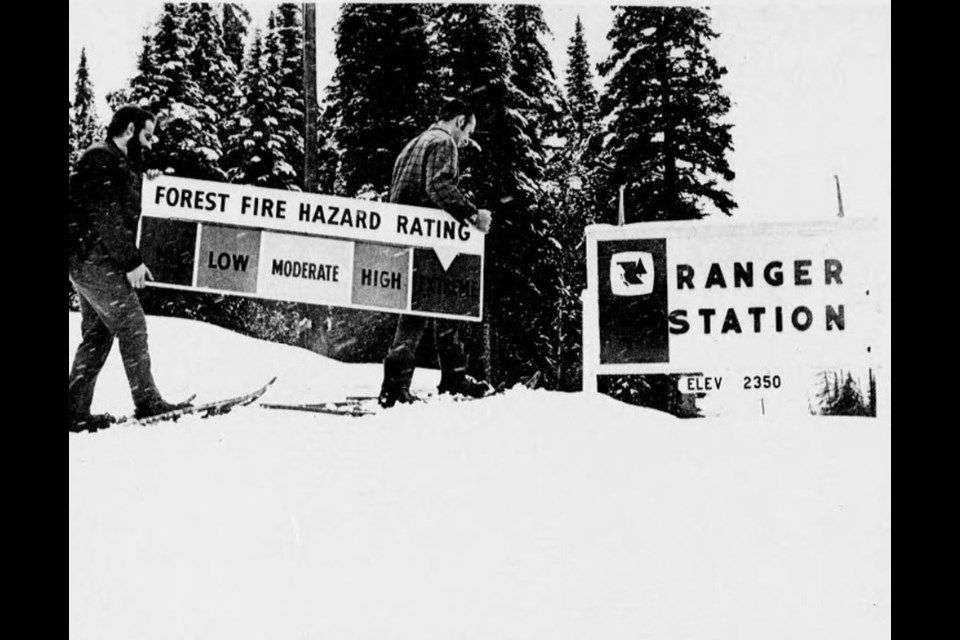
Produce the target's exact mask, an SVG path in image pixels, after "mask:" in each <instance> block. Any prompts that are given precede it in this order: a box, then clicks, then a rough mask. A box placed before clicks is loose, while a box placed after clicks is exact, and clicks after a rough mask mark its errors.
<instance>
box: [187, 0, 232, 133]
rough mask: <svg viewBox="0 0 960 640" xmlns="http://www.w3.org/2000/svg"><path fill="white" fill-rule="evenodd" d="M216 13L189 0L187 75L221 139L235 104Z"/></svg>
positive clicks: (230, 61) (228, 59) (230, 65)
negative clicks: (190, 42) (191, 42)
mask: <svg viewBox="0 0 960 640" xmlns="http://www.w3.org/2000/svg"><path fill="white" fill-rule="evenodd" d="M218 14H219V12H218V11H217V10H216V9H215V8H214V5H212V4H206V3H196V2H195V3H191V4H190V6H189V9H188V12H187V30H188V31H189V32H190V34H191V35H192V36H193V39H194V43H195V44H194V47H193V49H192V50H191V52H190V58H189V59H190V75H191V76H192V77H193V78H194V80H196V82H197V85H198V87H199V89H200V95H201V98H202V99H203V102H204V104H205V106H207V107H209V108H210V109H212V110H213V112H214V113H215V115H216V123H217V131H218V134H219V135H220V138H221V140H222V139H224V138H225V137H226V136H225V133H224V132H223V131H222V129H223V125H222V123H223V121H224V120H225V119H226V118H227V117H228V116H229V115H230V114H232V113H233V111H235V110H236V109H237V107H238V101H239V94H240V92H239V89H238V87H237V68H236V66H235V65H234V63H233V60H231V59H230V56H228V55H227V52H226V47H225V45H224V40H223V29H222V27H221V25H220V20H219V17H218Z"/></svg>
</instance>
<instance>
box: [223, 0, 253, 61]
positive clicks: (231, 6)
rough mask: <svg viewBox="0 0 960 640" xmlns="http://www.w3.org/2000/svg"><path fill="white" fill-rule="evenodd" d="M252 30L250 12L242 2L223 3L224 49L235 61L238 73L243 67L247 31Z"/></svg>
mask: <svg viewBox="0 0 960 640" xmlns="http://www.w3.org/2000/svg"><path fill="white" fill-rule="evenodd" d="M249 30H250V12H249V11H248V10H247V8H246V7H245V6H243V5H242V4H238V3H235V2H227V3H224V5H223V49H224V51H225V52H226V54H227V56H229V58H230V60H231V61H232V62H233V67H234V69H236V70H237V73H238V74H239V73H240V70H241V69H243V61H244V51H245V45H246V41H247V33H248V32H249Z"/></svg>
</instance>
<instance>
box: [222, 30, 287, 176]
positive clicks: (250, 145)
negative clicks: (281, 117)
mask: <svg viewBox="0 0 960 640" xmlns="http://www.w3.org/2000/svg"><path fill="white" fill-rule="evenodd" d="M274 20H275V16H273V15H271V17H270V22H271V23H272V22H273V21H274ZM240 85H241V94H242V95H241V102H240V109H239V110H238V112H237V113H236V114H234V116H233V117H232V118H231V119H230V121H229V123H228V125H227V128H228V130H229V131H230V132H231V133H230V136H229V139H228V141H227V145H226V148H227V151H226V153H225V156H224V164H225V166H226V169H227V175H228V177H229V180H230V181H231V182H237V183H240V184H248V185H254V186H260V187H273V188H283V187H284V186H285V185H286V184H287V183H289V182H290V180H291V179H292V178H293V174H292V172H291V170H290V169H289V168H287V169H285V168H284V166H285V163H282V162H281V161H282V158H281V156H280V155H279V150H280V149H281V148H282V146H283V140H282V138H280V136H279V134H278V133H277V115H276V110H277V95H278V94H279V87H278V83H277V77H276V76H275V75H273V74H271V73H270V71H269V70H268V69H267V67H266V55H265V53H264V38H263V34H262V33H261V31H260V30H259V29H258V30H257V31H256V32H255V33H254V38H253V43H252V45H251V47H250V52H249V55H248V57H247V62H246V63H245V65H244V69H243V73H242V74H241V77H240Z"/></svg>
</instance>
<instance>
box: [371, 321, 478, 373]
mask: <svg viewBox="0 0 960 640" xmlns="http://www.w3.org/2000/svg"><path fill="white" fill-rule="evenodd" d="M428 325H430V327H431V329H432V333H433V343H434V345H436V348H437V355H438V356H439V357H440V371H441V379H443V378H447V377H450V376H459V375H463V374H464V373H465V372H466V368H467V358H466V356H465V355H464V352H463V344H462V343H461V342H460V332H459V331H458V330H457V327H456V325H455V324H454V323H453V322H444V321H443V320H435V319H433V318H426V317H424V316H411V315H401V316H400V318H399V320H398V321H397V332H396V333H395V334H394V336H393V345H391V347H390V351H389V352H388V353H387V357H386V358H384V361H383V365H384V367H383V370H384V380H383V385H384V387H388V386H396V387H397V388H403V389H409V388H410V381H411V380H412V379H413V371H414V368H415V354H416V353H417V347H418V346H419V345H420V340H422V339H423V334H424V332H425V331H426V329H427V326H428Z"/></svg>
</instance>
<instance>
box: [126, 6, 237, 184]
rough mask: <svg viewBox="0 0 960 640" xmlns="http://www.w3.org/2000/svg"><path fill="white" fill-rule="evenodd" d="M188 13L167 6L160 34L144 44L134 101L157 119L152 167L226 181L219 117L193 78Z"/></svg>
mask: <svg viewBox="0 0 960 640" xmlns="http://www.w3.org/2000/svg"><path fill="white" fill-rule="evenodd" d="M188 11H189V6H188V5H178V4H172V3H168V4H165V5H164V7H163V12H162V13H161V15H160V19H159V20H158V22H157V26H156V34H155V35H154V36H153V38H152V39H147V38H145V39H144V48H143V51H142V52H141V55H140V59H139V61H138V74H137V76H136V77H135V78H134V79H133V81H132V82H131V97H132V98H133V99H134V100H136V102H137V103H138V104H140V105H141V106H143V107H144V108H146V109H148V110H149V111H151V112H153V113H154V114H156V115H157V117H158V127H157V129H158V141H157V142H156V143H155V144H154V147H153V152H152V154H151V156H150V157H151V161H150V164H151V166H154V167H156V168H159V169H161V170H163V171H165V172H169V173H173V174H175V175H178V176H182V177H187V178H199V179H201V180H223V179H224V174H223V171H221V169H220V167H219V162H220V156H221V153H222V150H221V145H220V140H219V137H218V129H217V123H216V114H215V113H214V112H213V110H212V109H211V108H210V107H208V106H207V101H206V100H205V98H204V96H203V94H202V93H201V90H200V87H199V85H198V84H197V82H196V80H195V79H194V77H193V74H192V64H191V59H190V56H191V53H192V51H193V48H194V45H195V44H196V40H195V38H194V37H193V36H192V34H191V32H190V27H191V26H192V25H191V24H190V23H189V21H188V19H187V18H188V15H187V14H188Z"/></svg>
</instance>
